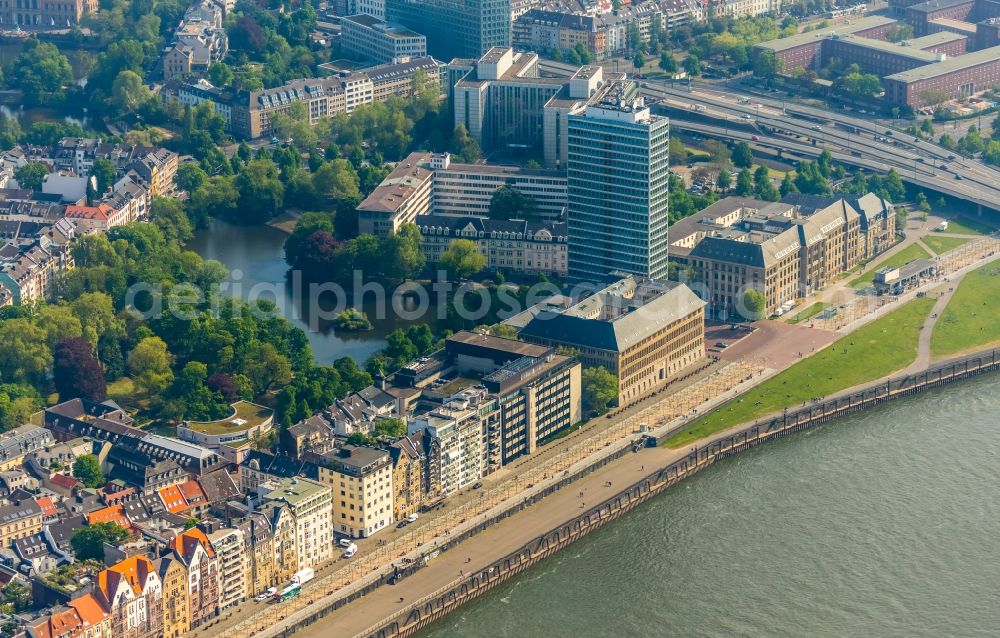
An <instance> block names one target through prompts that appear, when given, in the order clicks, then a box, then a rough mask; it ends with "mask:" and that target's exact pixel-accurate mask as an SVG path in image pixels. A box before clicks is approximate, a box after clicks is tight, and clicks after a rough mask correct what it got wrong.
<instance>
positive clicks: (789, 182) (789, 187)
mask: <svg viewBox="0 0 1000 638" xmlns="http://www.w3.org/2000/svg"><path fill="white" fill-rule="evenodd" d="M798 190H799V189H798V187H796V186H795V180H794V179H792V174H791V173H785V176H784V178H782V180H781V186H779V187H778V192H779V193H780V194H781V196H782V197H784V196H785V195H787V194H789V193H797V192H798Z"/></svg>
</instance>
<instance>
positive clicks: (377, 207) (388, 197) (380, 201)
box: [357, 153, 434, 212]
mask: <svg viewBox="0 0 1000 638" xmlns="http://www.w3.org/2000/svg"><path fill="white" fill-rule="evenodd" d="M430 158H431V153H411V154H410V155H408V156H406V157H404V158H403V159H401V160H400V161H399V162H398V163H397V164H396V167H395V168H394V169H392V172H391V173H389V176H388V177H386V178H385V179H384V180H382V183H381V184H379V185H378V186H376V187H375V190H373V191H372V192H371V194H370V195H368V197H366V198H365V199H364V201H363V202H361V203H360V204H358V207H357V210H367V211H379V212H386V211H389V212H396V211H398V210H399V208H400V207H401V206H402V205H403V204H404V203H406V201H407V200H409V199H410V197H411V196H412V195H413V193H414V192H415V191H416V190H417V188H419V187H420V186H421V185H423V184H424V183H425V182H426V181H427V180H429V179H430V178H431V176H432V175H433V174H434V169H431V168H426V167H425V166H424V163H425V162H427V161H429V160H430Z"/></svg>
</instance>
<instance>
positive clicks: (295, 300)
mask: <svg viewBox="0 0 1000 638" xmlns="http://www.w3.org/2000/svg"><path fill="white" fill-rule="evenodd" d="M286 237H287V235H286V234H285V233H284V232H282V231H281V230H278V229H277V228H272V227H270V226H239V225H236V224H232V223H229V222H226V221H223V220H214V221H212V222H211V223H210V224H209V226H208V227H207V228H205V229H203V230H201V231H199V232H198V233H197V234H196V235H195V237H194V238H193V239H192V240H191V242H190V243H189V244H188V248H189V249H191V250H193V251H194V252H196V253H198V254H199V255H201V256H202V257H204V258H205V259H215V260H217V261H219V262H221V263H222V264H223V265H225V266H226V268H228V269H229V272H230V275H229V281H228V282H226V284H227V288H226V290H227V291H228V292H229V293H230V294H233V295H235V296H238V297H240V298H242V299H248V298H251V297H253V298H262V299H270V300H272V301H274V302H275V303H276V304H277V306H278V308H279V309H280V311H281V313H282V314H283V315H284V316H285V317H286V318H287V319H288V320H289V321H291V322H292V323H293V324H295V325H296V326H298V327H300V328H302V329H303V330H304V331H305V332H306V334H307V335H308V337H309V343H310V344H311V345H312V349H313V353H314V354H315V357H316V361H317V363H320V364H329V363H331V362H333V361H334V360H336V359H338V358H340V357H343V356H351V357H354V359H355V360H357V361H358V363H359V364H361V365H363V364H364V362H365V361H366V360H367V359H368V357H370V356H371V355H372V354H374V353H375V352H377V351H378V350H381V349H382V348H384V347H385V345H386V342H385V337H386V336H387V335H388V334H389V333H390V332H392V331H393V330H395V329H396V328H406V327H407V326H408V325H410V324H411V323H428V324H430V326H431V329H432V330H434V332H435V333H437V332H439V331H440V324H441V320H440V319H439V317H438V310H437V305H436V304H435V300H434V296H433V295H431V296H430V297H429V300H430V304H429V305H428V307H427V310H426V312H424V313H423V314H422V315H421V316H419V317H410V318H407V319H404V318H401V317H399V316H397V314H396V313H395V312H393V310H392V307H391V301H386V303H385V308H384V311H380V308H379V305H378V303H377V301H376V299H375V296H374V295H373V294H366V295H365V296H364V299H363V302H362V303H361V304H359V305H360V308H361V310H363V311H364V312H365V314H366V315H367V316H368V318H369V319H370V320H371V323H372V329H371V330H368V331H361V332H358V331H350V330H339V329H337V328H335V327H334V325H333V324H334V316H335V315H336V313H335V312H332V311H331V309H333V308H334V307H335V306H336V305H337V300H336V298H335V296H334V294H333V293H330V294H324V295H321V296H320V297H319V298H318V300H317V301H316V302H315V305H314V304H313V303H311V302H310V299H309V297H310V295H308V294H303V293H301V291H302V290H305V289H307V285H306V284H302V285H301V286H300V285H297V282H296V281H295V280H294V279H290V278H289V277H288V276H287V272H288V266H287V265H286V264H285V259H284V249H283V246H284V243H285V238H286ZM346 301H347V302H348V303H347V306H351V307H353V306H354V304H353V303H350V302H352V301H353V300H352V299H350V298H349V299H347V300H346ZM403 303H404V306H403V307H404V309H405V310H407V311H414V310H415V309H416V301H415V300H414V299H412V298H409V297H408V298H406V299H404V300H403ZM314 307H315V308H318V309H319V310H320V312H319V313H317V312H316V311H315V310H314V309H313V308H314ZM342 309H343V308H341V310H342ZM338 312H339V310H338ZM320 314H322V315H323V316H322V317H320V316H318V315H320Z"/></svg>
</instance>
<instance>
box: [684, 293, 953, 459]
mask: <svg viewBox="0 0 1000 638" xmlns="http://www.w3.org/2000/svg"><path fill="white" fill-rule="evenodd" d="M934 303H935V300H934V299H931V298H923V299H915V300H913V301H911V302H909V303H907V304H906V305H905V306H903V307H901V308H899V309H897V310H894V311H893V312H891V313H889V314H888V315H886V316H884V317H882V318H880V319H877V320H875V321H873V322H871V323H869V324H868V325H867V326H864V327H863V328H860V329H859V330H857V331H855V332H853V333H851V334H849V335H847V336H844V337H842V338H840V339H838V340H837V341H835V342H834V343H832V344H831V345H830V346H828V347H827V348H824V349H823V350H820V351H819V352H817V353H816V354H814V355H812V356H811V357H808V358H806V359H803V360H802V361H799V362H798V363H796V364H795V365H793V366H792V367H790V368H788V369H787V370H785V371H783V372H779V373H778V374H777V375H775V376H774V377H772V378H770V379H768V380H767V381H765V382H764V383H762V384H760V385H759V386H757V387H756V388H753V389H751V390H749V391H748V392H747V393H745V394H743V395H741V396H739V397H737V398H735V399H732V400H730V401H727V402H726V403H724V404H723V405H722V406H720V407H719V408H718V409H716V410H715V411H713V412H711V413H709V414H707V415H705V416H704V417H702V418H700V419H698V420H697V421H694V422H693V423H691V424H690V425H689V426H687V427H686V428H684V429H683V430H681V431H680V432H678V433H677V434H675V435H673V436H672V437H670V438H669V439H667V441H666V442H665V445H667V446H668V447H672V448H678V447H683V446H685V445H688V444H689V443H692V442H694V441H697V440H699V439H702V438H705V437H706V436H710V435H712V434H715V433H716V432H721V431H723V430H725V429H727V428H730V427H732V426H734V425H739V424H741V423H748V422H751V421H753V420H754V419H758V418H760V417H763V416H766V415H768V414H773V413H775V412H778V411H780V410H782V409H783V408H785V407H791V408H795V407H799V406H801V405H802V403H803V402H806V401H810V400H811V399H813V398H816V397H825V396H829V395H831V394H834V393H836V392H839V391H841V390H845V389H847V388H850V387H852V386H856V385H859V384H862V383H867V382H869V381H874V380H876V379H879V378H881V377H884V376H886V375H888V374H891V373H893V372H895V371H897V370H901V369H902V368H905V367H906V366H908V365H909V364H911V363H913V361H914V359H916V357H917V340H918V337H919V335H920V328H921V327H922V326H923V324H924V321H925V320H926V319H927V315H929V314H930V311H931V308H933V307H934Z"/></svg>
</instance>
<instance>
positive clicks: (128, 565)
mask: <svg viewBox="0 0 1000 638" xmlns="http://www.w3.org/2000/svg"><path fill="white" fill-rule="evenodd" d="M93 594H94V597H95V598H96V599H97V600H98V601H99V602H100V604H101V606H102V607H103V608H104V610H105V611H107V612H108V614H109V615H110V616H111V632H112V635H113V636H115V638H160V637H161V636H162V635H163V586H162V583H161V581H160V577H159V574H157V572H156V568H155V567H154V565H153V563H152V561H150V560H149V559H148V558H146V557H145V556H141V555H139V556H131V557H129V558H126V559H125V560H123V561H121V562H119V563H116V564H114V565H112V566H111V567H109V568H107V569H105V570H102V571H101V572H100V573H99V574H98V575H97V580H96V582H95V583H94V590H93Z"/></svg>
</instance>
